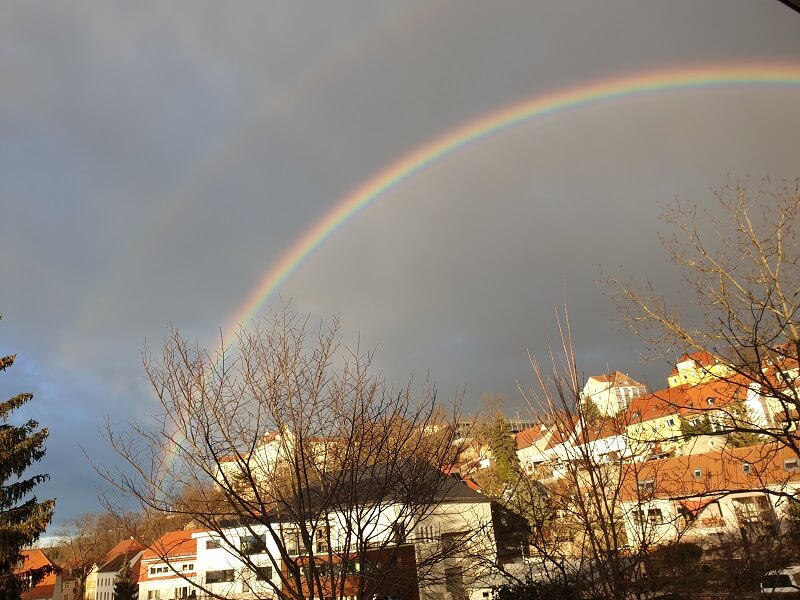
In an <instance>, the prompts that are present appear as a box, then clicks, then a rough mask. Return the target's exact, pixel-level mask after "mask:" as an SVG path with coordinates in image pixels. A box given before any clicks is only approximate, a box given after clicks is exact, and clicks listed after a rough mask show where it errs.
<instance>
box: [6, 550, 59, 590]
mask: <svg viewBox="0 0 800 600" xmlns="http://www.w3.org/2000/svg"><path fill="white" fill-rule="evenodd" d="M21 554H22V561H21V562H20V564H19V566H18V567H17V569H15V571H14V572H15V574H16V575H24V574H25V573H26V572H27V571H32V570H34V569H42V568H47V569H49V572H48V573H47V574H46V575H45V576H44V577H43V578H42V579H41V580H40V581H39V582H38V583H37V584H36V585H35V586H33V587H32V588H30V589H28V590H25V591H24V592H22V600H62V596H61V570H60V569H59V568H58V567H57V566H56V565H55V564H53V562H52V561H51V560H50V559H49V558H47V556H46V555H45V553H44V552H42V551H41V550H38V549H30V550H23V551H22V552H21Z"/></svg>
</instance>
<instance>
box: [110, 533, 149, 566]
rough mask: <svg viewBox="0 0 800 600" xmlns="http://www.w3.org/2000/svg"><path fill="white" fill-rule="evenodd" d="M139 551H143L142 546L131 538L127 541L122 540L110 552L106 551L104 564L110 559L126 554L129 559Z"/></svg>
mask: <svg viewBox="0 0 800 600" xmlns="http://www.w3.org/2000/svg"><path fill="white" fill-rule="evenodd" d="M139 550H144V546H143V545H142V544H140V543H139V542H137V541H136V540H135V539H133V538H128V539H127V540H122V541H121V542H119V543H118V544H117V545H116V546H114V547H113V548H112V549H111V550H109V551H108V553H107V554H106V557H105V559H104V562H108V561H110V560H111V559H112V558H116V557H117V556H120V555H121V554H128V555H130V556H131V557H132V556H133V555H134V554H136V553H137V552H139Z"/></svg>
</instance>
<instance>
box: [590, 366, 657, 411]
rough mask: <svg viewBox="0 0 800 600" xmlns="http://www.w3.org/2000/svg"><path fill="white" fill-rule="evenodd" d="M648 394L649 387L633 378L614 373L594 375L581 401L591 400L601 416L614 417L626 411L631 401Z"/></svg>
mask: <svg viewBox="0 0 800 600" xmlns="http://www.w3.org/2000/svg"><path fill="white" fill-rule="evenodd" d="M645 394H647V386H646V385H644V384H643V383H639V382H638V381H636V380H635V379H633V378H632V377H629V376H628V375H625V374H624V373H620V372H619V371H614V372H613V373H607V374H605V375H592V376H591V377H589V379H588V380H587V381H586V385H584V386H583V391H582V392H581V400H591V401H592V402H594V405H595V406H596V407H597V410H599V411H600V413H601V414H603V415H604V416H607V417H613V416H614V415H616V414H617V413H619V412H621V411H623V410H625V409H627V408H628V405H630V403H631V400H633V399H634V398H639V397H641V396H644V395H645Z"/></svg>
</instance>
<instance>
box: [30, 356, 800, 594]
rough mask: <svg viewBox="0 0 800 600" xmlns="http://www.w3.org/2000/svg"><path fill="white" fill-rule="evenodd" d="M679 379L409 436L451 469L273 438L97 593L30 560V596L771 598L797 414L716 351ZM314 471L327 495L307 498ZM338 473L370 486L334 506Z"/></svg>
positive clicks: (112, 566) (122, 556)
mask: <svg viewBox="0 0 800 600" xmlns="http://www.w3.org/2000/svg"><path fill="white" fill-rule="evenodd" d="M785 352H786V354H778V355H773V356H771V357H770V359H769V360H768V361H766V362H764V364H763V365H762V373H763V374H765V375H766V377H768V378H770V379H772V380H774V381H775V382H776V386H777V387H778V388H780V389H783V390H784V391H785V392H787V393H789V394H791V395H794V394H796V393H797V391H798V388H797V381H798V375H799V373H798V361H797V356H796V354H793V353H792V351H791V349H790V348H786V350H785ZM666 381H667V387H665V388H663V389H659V390H656V391H651V390H648V389H647V387H646V386H645V385H643V384H642V383H640V382H638V381H636V380H635V379H634V378H632V377H631V376H629V375H627V374H625V373H622V372H619V371H614V372H611V373H606V374H601V375H594V376H590V377H588V378H587V379H586V381H585V384H584V385H583V387H582V389H580V390H576V392H577V393H576V396H575V398H574V402H573V403H572V404H570V403H569V402H564V403H563V404H562V405H561V406H554V405H553V404H552V403H551V404H550V406H549V408H550V410H546V411H543V412H542V413H540V414H535V413H532V414H531V418H529V419H525V420H523V419H519V418H516V419H507V418H505V417H504V416H503V415H502V414H501V413H499V412H497V413H495V414H494V415H489V416H488V418H484V419H483V421H482V422H481V420H480V419H478V420H472V421H460V422H459V423H457V424H456V426H454V427H453V426H451V427H450V428H449V429H450V430H451V431H450V434H449V435H443V433H442V431H441V430H440V429H439V428H437V427H428V429H427V430H424V431H420V430H419V429H418V428H417V430H415V431H412V430H411V429H409V430H408V431H405V432H403V431H401V428H400V423H399V421H398V422H397V423H394V424H392V426H393V427H394V426H396V427H397V429H395V430H394V432H393V434H392V435H393V437H396V436H401V435H408V436H409V439H412V438H413V440H414V444H415V448H417V449H419V448H421V447H422V446H425V447H426V448H427V449H428V450H431V449H435V450H436V451H439V450H441V448H442V444H444V445H446V446H447V447H448V448H449V449H452V450H454V451H455V454H454V455H453V456H454V460H453V462H452V464H450V465H448V466H447V467H446V468H445V467H444V464H440V465H438V467H439V468H438V469H437V468H434V465H433V464H431V463H430V462H426V463H425V464H421V463H420V462H419V460H418V459H419V458H420V456H422V455H423V454H424V453H422V454H419V455H418V454H417V453H416V452H415V454H414V455H413V457H412V455H409V456H408V457H403V456H402V454H403V452H402V451H401V452H399V454H398V455H397V456H396V457H395V460H396V461H397V462H398V463H402V467H401V468H399V469H390V470H386V469H385V468H384V466H383V463H382V461H380V460H378V461H373V462H371V463H370V462H369V461H365V462H364V463H363V466H362V468H361V469H360V470H359V471H360V472H358V473H344V474H343V472H342V469H341V467H342V465H344V464H348V463H347V462H346V459H345V455H346V454H347V453H348V452H349V451H350V449H351V448H352V440H347V439H341V438H323V437H310V436H306V437H305V438H302V439H301V438H300V436H299V435H298V434H297V432H292V431H290V430H288V429H284V430H282V431H274V432H272V433H270V434H269V435H265V436H263V437H262V438H261V439H260V440H259V441H258V443H257V444H256V446H255V447H253V448H252V449H251V451H250V452H248V453H247V454H246V455H243V454H236V455H227V456H221V457H219V461H218V467H219V468H218V471H217V473H215V478H214V480H215V481H216V482H232V487H231V488H228V489H227V490H225V492H226V493H225V494H222V495H219V494H217V495H215V493H214V492H215V490H206V492H207V494H206V495H202V500H198V499H197V498H195V504H194V506H193V507H192V508H190V507H189V506H188V505H187V506H186V507H181V508H180V509H176V510H175V511H174V514H173V515H172V516H171V518H167V519H166V520H164V521H163V522H162V531H161V532H160V533H159V534H158V536H157V537H154V538H153V539H152V540H151V541H150V543H149V544H148V543H147V542H146V540H145V537H144V536H142V537H140V538H139V539H133V538H125V539H119V540H117V543H116V545H114V547H113V548H111V549H109V550H108V552H107V553H106V554H105V555H104V556H103V557H102V558H101V559H99V560H97V561H96V562H95V563H93V564H92V565H91V567H90V569H88V570H86V571H85V572H84V574H83V577H81V576H75V574H74V573H72V572H71V569H70V564H69V561H62V562H61V563H60V564H57V562H52V563H51V562H50V559H49V558H48V556H47V554H48V550H47V549H46V548H45V549H35V550H26V551H25V562H24V563H23V565H22V566H21V567H20V568H22V569H24V568H25V567H26V566H31V565H35V566H36V567H37V568H38V567H41V566H42V565H43V564H48V565H52V569H51V572H50V573H49V574H48V575H47V577H46V578H45V579H43V580H41V581H40V582H39V583H38V584H37V585H36V586H34V587H33V588H32V589H30V590H28V591H27V592H25V593H24V594H23V598H24V599H26V600H45V599H48V600H119V599H120V598H125V597H126V596H124V593H123V591H122V590H124V589H126V587H125V586H128V587H129V588H130V592H129V593H131V594H132V596H130V597H135V595H136V594H137V593H138V598H141V599H142V600H144V599H147V600H180V599H182V598H195V597H196V598H210V597H214V598H237V599H242V600H249V599H255V598H269V597H280V598H313V597H320V598H328V597H337V598H345V599H354V598H397V599H400V598H402V599H408V600H420V599H428V598H444V599H446V600H464V599H467V598H469V599H470V600H483V599H485V598H490V597H491V598H494V597H495V596H496V594H497V593H498V590H501V589H509V588H510V587H513V586H514V585H517V586H519V585H534V586H542V585H566V584H570V585H576V586H579V585H583V586H588V587H591V586H593V585H606V586H607V585H608V582H607V581H603V580H604V578H605V577H606V576H607V575H606V570H607V569H608V568H609V567H610V568H612V569H613V570H614V572H615V574H614V579H615V580H616V585H620V581H622V580H624V581H625V584H624V585H626V586H628V588H629V589H636V590H637V593H638V594H639V597H662V596H665V595H666V594H667V593H672V594H675V593H677V592H679V591H680V590H681V589H682V588H681V586H684V588H685V586H687V585H692V586H694V587H696V586H697V585H698V582H702V586H703V587H704V588H706V589H710V588H713V587H714V586H716V587H717V588H718V589H720V590H725V591H727V592H729V593H731V594H733V595H738V596H740V597H743V595H746V594H747V593H753V592H757V591H758V589H759V588H758V582H759V581H760V580H761V578H762V577H763V576H765V575H767V576H769V575H768V574H769V573H772V572H777V571H778V570H779V569H781V568H785V567H787V566H788V565H789V564H790V563H791V562H792V560H793V559H794V558H795V557H798V556H800V554H798V550H800V548H799V547H798V543H797V542H798V534H800V508H799V507H800V504H798V500H797V499H796V493H797V491H798V489H800V459H798V454H797V452H796V450H795V449H794V448H792V447H790V446H789V445H787V444H785V443H780V439H781V435H785V434H787V433H789V434H791V435H792V436H793V435H794V431H796V426H797V420H798V415H797V413H796V412H794V413H790V412H787V410H786V404H785V402H781V401H780V399H777V398H775V397H774V395H773V394H768V393H762V392H763V390H762V389H760V387H759V385H758V384H757V383H755V382H754V380H753V379H749V380H748V379H746V378H744V377H743V376H742V375H741V373H737V372H735V369H734V368H733V367H731V366H730V365H728V364H726V363H725V362H724V361H723V360H721V358H720V357H719V356H716V355H712V354H710V353H708V352H705V351H697V352H692V353H687V354H684V355H682V356H680V357H679V358H678V359H677V360H676V363H675V368H674V369H673V370H672V372H671V373H669V375H668V376H667V377H666ZM412 429H413V428H412ZM431 440H435V441H434V442H432V441H431ZM362 442H363V440H362ZM385 442H386V439H384V438H381V442H380V443H382V444H383V443H385ZM365 445H367V446H368V445H369V444H366V443H365ZM298 456H299V457H301V458H302V460H303V461H304V464H305V469H306V473H308V472H318V474H319V476H318V477H317V478H314V477H311V478H308V479H307V480H305V481H304V483H300V484H298V482H297V481H295V479H294V477H293V476H292V473H291V471H292V469H293V467H295V466H296V465H297V462H296V460H297V457H298ZM427 456H428V457H429V458H430V457H432V456H441V455H438V454H436V452H433V453H429V454H427ZM387 458H391V457H387ZM334 472H336V477H337V478H339V479H341V478H343V477H344V478H355V479H356V485H355V486H354V487H353V488H345V487H340V488H338V489H337V490H336V492H335V493H334V494H332V495H326V493H325V490H323V489H322V487H323V486H324V484H325V482H326V481H327V479H326V478H327V475H328V474H331V473H334ZM389 476H390V477H391V480H388V481H387V480H386V479H387V478H388V477H389ZM243 480H246V481H243ZM337 480H338V479H337ZM278 488H280V490H279V489H278ZM233 489H236V490H239V494H238V495H234V494H232V492H231V490H233ZM216 491H219V490H216ZM345 493H346V494H347V495H348V497H346V498H345V497H340V496H342V495H343V494H345ZM259 494H264V496H265V497H263V498H257V497H256V496H257V495H259ZM269 494H275V495H274V496H269ZM225 496H227V498H225ZM267 496H269V497H267ZM212 498H215V499H216V501H217V503H216V504H215V505H214V506H213V507H212V506H210V505H209V502H210V501H211V499H212ZM298 502H299V503H298ZM303 502H308V504H305V505H303ZM290 508H292V509H293V510H294V509H297V510H298V511H299V512H292V510H289V509H290ZM179 515H180V516H182V517H184V518H183V519H181V520H180V521H181V523H182V526H181V527H180V528H177V529H170V524H171V523H175V522H177V521H178V519H177V517H178V516H179ZM675 549H677V550H676V551H677V552H678V553H677V554H675V552H672V551H673V550H675ZM671 552H672V554H671ZM65 556H66V555H65V554H63V553H62V554H61V557H62V558H63V557H65ZM676 557H677V558H676ZM684 591H685V590H684ZM552 597H560V596H552Z"/></svg>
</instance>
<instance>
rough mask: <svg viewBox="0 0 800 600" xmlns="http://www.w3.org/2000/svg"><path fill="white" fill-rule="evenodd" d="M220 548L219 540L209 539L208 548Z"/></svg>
mask: <svg viewBox="0 0 800 600" xmlns="http://www.w3.org/2000/svg"><path fill="white" fill-rule="evenodd" d="M217 548H219V540H207V541H206V550H216V549H217Z"/></svg>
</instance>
